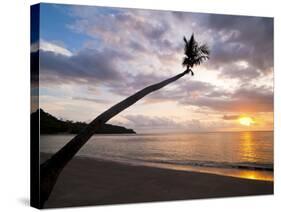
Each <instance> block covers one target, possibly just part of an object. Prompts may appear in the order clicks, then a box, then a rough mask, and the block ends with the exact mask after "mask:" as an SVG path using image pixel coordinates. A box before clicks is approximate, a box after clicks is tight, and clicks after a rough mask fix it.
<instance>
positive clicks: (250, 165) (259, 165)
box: [115, 157, 274, 171]
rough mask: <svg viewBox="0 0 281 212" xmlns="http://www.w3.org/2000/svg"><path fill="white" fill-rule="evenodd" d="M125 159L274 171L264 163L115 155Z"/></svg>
mask: <svg viewBox="0 0 281 212" xmlns="http://www.w3.org/2000/svg"><path fill="white" fill-rule="evenodd" d="M118 158H119V159H121V160H126V161H127V162H134V163H137V162H138V161H139V162H146V163H158V164H168V165H182V166H194V167H208V168H227V169H246V170H259V171H274V168H273V164H266V163H229V162H217V161H195V160H189V161H182V160H157V159H155V160H152V159H143V158H129V157H116V158H115V159H117V160H118Z"/></svg>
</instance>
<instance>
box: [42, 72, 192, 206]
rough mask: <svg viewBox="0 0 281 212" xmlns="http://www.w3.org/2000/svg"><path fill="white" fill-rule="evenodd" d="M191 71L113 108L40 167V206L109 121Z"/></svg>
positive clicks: (150, 88) (154, 86) (139, 93)
mask: <svg viewBox="0 0 281 212" xmlns="http://www.w3.org/2000/svg"><path fill="white" fill-rule="evenodd" d="M189 72H190V69H188V70H186V71H184V72H182V73H180V74H178V75H176V76H174V77H171V78H169V79H167V80H164V81H162V82H160V83H157V84H154V85H151V86H148V87H146V88H144V89H142V90H140V91H138V92H137V93H135V94H133V95H132V96H130V97H128V98H126V99H124V100H123V101H121V102H119V103H118V104H116V105H114V106H112V107H111V108H109V109H108V110H106V111H105V112H103V113H102V114H100V115H99V116H98V117H96V119H94V120H93V121H92V122H91V123H90V124H89V125H88V126H87V127H86V128H85V129H84V130H83V131H81V133H79V134H78V135H76V136H75V137H74V138H73V139H71V140H70V141H69V142H68V143H67V144H66V145H65V146H64V147H62V148H61V149H60V150H59V151H58V152H57V153H55V154H54V155H53V156H52V157H51V158H50V159H49V160H47V161H46V162H44V163H43V164H42V165H41V167H40V169H41V170H40V180H41V191H40V192H41V195H40V204H41V207H43V205H44V203H45V201H46V200H48V198H49V195H50V193H51V191H52V189H53V187H54V185H55V183H56V181H57V178H58V176H59V174H60V173H61V171H62V170H63V168H64V167H65V166H66V164H67V163H68V162H69V161H70V160H71V159H72V158H73V156H74V155H75V154H76V153H77V152H78V151H79V150H80V149H81V147H82V146H83V145H84V144H85V143H86V142H87V141H88V140H89V139H90V137H91V136H92V135H93V134H95V133H96V132H97V131H98V130H99V129H100V128H101V127H102V126H103V124H105V123H106V122H107V121H108V120H110V119H111V118H112V117H114V116H116V115H117V114H118V113H120V112H122V111H123V110H125V109H126V108H128V107H130V106H131V105H133V104H134V103H136V102H137V101H139V100H140V99H142V98H143V97H144V96H146V95H148V94H150V93H152V92H154V91H156V90H159V89H160V88H163V87H164V86H166V85H168V84H170V83H172V82H174V81H176V80H178V79H179V78H181V77H183V76H184V75H185V74H187V73H189Z"/></svg>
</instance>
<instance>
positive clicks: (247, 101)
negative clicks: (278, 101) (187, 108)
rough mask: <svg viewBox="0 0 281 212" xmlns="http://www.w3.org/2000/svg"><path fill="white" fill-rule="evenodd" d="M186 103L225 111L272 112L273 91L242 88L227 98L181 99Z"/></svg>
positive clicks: (181, 101)
mask: <svg viewBox="0 0 281 212" xmlns="http://www.w3.org/2000/svg"><path fill="white" fill-rule="evenodd" d="M180 103H182V104H184V105H194V106H198V107H208V108H210V109H213V110H216V111H225V112H272V111H273V93H272V92H269V91H267V90H264V89H263V88H255V89H253V88H251V89H245V88H241V89H239V90H236V91H235V92H233V93H232V94H230V95H229V96H228V97H227V98H215V97H212V98H209V97H206V96H203V97H199V98H193V99H192V98H189V97H188V96H187V97H186V98H185V99H182V100H180Z"/></svg>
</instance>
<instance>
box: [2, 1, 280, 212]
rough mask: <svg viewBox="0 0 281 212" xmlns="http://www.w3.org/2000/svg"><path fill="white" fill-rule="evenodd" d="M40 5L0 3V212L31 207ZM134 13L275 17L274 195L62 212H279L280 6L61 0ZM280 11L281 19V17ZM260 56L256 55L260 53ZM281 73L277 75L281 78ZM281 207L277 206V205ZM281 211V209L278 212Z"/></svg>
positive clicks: (240, 3)
mask: <svg viewBox="0 0 281 212" xmlns="http://www.w3.org/2000/svg"><path fill="white" fill-rule="evenodd" d="M37 2H38V1H33V0H31V1H24V0H22V1H16V0H15V1H14V0H13V1H12V0H8V1H1V3H2V4H1V12H0V15H1V18H0V21H1V24H0V29H1V32H0V34H1V37H0V38H1V39H0V41H1V49H0V53H1V57H0V61H1V62H0V86H1V89H0V92H1V93H0V102H1V103H0V124H1V126H0V130H1V131H0V133H1V134H0V135H1V136H0V211H34V210H36V209H34V208H31V207H29V170H30V169H29V93H30V88H29V83H30V74H29V50H30V47H29V33H30V32H29V30H30V28H29V10H30V8H29V7H30V5H31V4H34V3H37ZM48 2H54V3H73V4H75V3H76V4H86V5H100V6H102V5H104V6H119V7H133V8H150V9H165V10H181V11H192V12H211V13H223V14H239V15H256V16H270V17H273V16H274V18H275V19H274V22H275V33H274V36H275V41H274V42H275V51H274V52H275V54H274V55H275V68H274V70H275V194H274V196H272V195H271V196H260V197H241V198H222V199H208V200H189V201H175V202H162V203H145V204H127V205H117V206H116V205H114V206H98V207H81V208H68V209H59V210H60V211H61V210H66V211H77V210H78V211H92V210H93V209H94V210H95V211H98V212H104V211H114V212H119V211H120V212H121V211H122V212H128V211H132V210H133V211H136V212H138V211H144V210H145V211H161V212H162V211H163V212H167V211H175V210H176V211H186V210H189V211H230V212H231V211H235V212H237V211H240V210H241V211H249V210H251V211H255V212H257V211H263V212H264V211H278V209H277V208H278V205H279V206H280V203H281V195H280V189H281V187H280V180H279V179H280V176H281V175H280V163H279V158H280V157H281V152H280V150H281V148H280V142H281V141H280V120H281V117H280V115H281V114H280V108H281V105H280V101H281V98H280V88H281V86H280V84H281V79H280V60H278V59H277V58H278V57H280V48H281V45H280V38H281V33H280V19H281V18H280V16H281V13H280V8H281V7H280V5H278V0H275V1H274V0H193V1H191V0H182V1H180V0H154V1H153V0H138V1H137V0H100V1H98V0H80V1H78V0H57V1H48ZM278 8H279V14H278ZM257 53H258V52H257ZM278 72H279V73H278ZM278 202H279V203H278ZM279 211H280V209H279Z"/></svg>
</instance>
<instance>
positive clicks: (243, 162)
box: [40, 132, 273, 181]
mask: <svg viewBox="0 0 281 212" xmlns="http://www.w3.org/2000/svg"><path fill="white" fill-rule="evenodd" d="M73 136H75V135H42V136H41V137H40V151H41V152H46V153H55V152H56V151H57V150H59V149H60V148H61V147H62V146H63V145H64V144H66V143H67V142H68V141H69V140H70V139H71V138H72V137H73ZM77 155H80V156H86V157H92V158H96V159H102V160H110V161H116V162H120V163H127V164H131V165H145V166H153V167H161V168H167V169H176V170H185V171H198V172H207V173H213V174H219V175H226V176H233V177H239V178H248V179H255V180H269V181H273V132H212V133H185V134H136V135H134V134H130V135H95V136H93V137H92V138H91V139H90V140H89V141H88V142H87V143H86V144H85V146H84V147H83V148H82V149H81V150H80V151H79V152H78V154H77Z"/></svg>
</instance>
